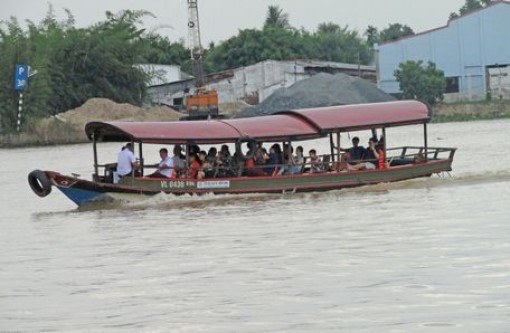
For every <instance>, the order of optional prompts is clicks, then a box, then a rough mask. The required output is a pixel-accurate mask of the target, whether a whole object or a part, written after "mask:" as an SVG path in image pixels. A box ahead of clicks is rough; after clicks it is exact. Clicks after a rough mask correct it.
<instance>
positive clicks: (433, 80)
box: [395, 61, 446, 105]
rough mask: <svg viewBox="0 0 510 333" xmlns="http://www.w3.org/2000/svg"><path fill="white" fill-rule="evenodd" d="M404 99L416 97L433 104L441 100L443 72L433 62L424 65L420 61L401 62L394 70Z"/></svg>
mask: <svg viewBox="0 0 510 333" xmlns="http://www.w3.org/2000/svg"><path fill="white" fill-rule="evenodd" d="M395 77H396V78H397V81H398V83H399V85H400V90H401V91H402V97H403V98H404V99H418V100H422V101H424V102H427V103H428V104H430V105H434V104H436V103H437V102H439V101H442V100H443V96H444V92H445V89H446V80H445V77H444V73H443V71H441V70H438V69H437V68H436V65H435V64H434V63H433V62H429V63H428V64H427V65H426V66H425V65H424V64H423V62H422V61H407V62H405V63H401V64H400V65H399V67H398V69H397V70H396V71H395Z"/></svg>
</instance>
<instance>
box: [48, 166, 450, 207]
mask: <svg viewBox="0 0 510 333" xmlns="http://www.w3.org/2000/svg"><path fill="white" fill-rule="evenodd" d="M451 164H452V160H434V161H428V162H426V163H421V164H411V165H405V166H396V167H391V168H388V169H383V170H364V171H349V172H327V173H317V174H298V175H283V176H273V177H233V178H213V179H204V180H197V179H154V178H144V177H141V178H131V177H126V178H123V179H122V180H121V182H120V183H118V184H109V183H100V182H94V181H88V180H83V179H79V178H75V177H71V176H66V175H62V174H60V173H58V172H53V171H45V174H46V175H47V177H48V178H49V179H50V181H51V183H52V185H53V186H55V187H57V188H58V189H59V190H60V191H62V193H64V195H66V196H67V197H68V198H69V199H71V200H72V201H73V202H75V203H76V204H77V205H78V206H81V205H83V204H86V203H89V202H96V201H104V200H111V199H112V198H114V197H115V194H141V195H147V196H150V195H155V194H158V193H168V194H176V195H180V194H204V193H214V194H235V193H282V192H308V191H328V190H335V189H342V188H348V187H356V186H364V185H370V184H377V183H384V182H396V181H402V180H407V179H413V178H419V177H428V176H430V175H432V174H434V173H441V172H445V171H451Z"/></svg>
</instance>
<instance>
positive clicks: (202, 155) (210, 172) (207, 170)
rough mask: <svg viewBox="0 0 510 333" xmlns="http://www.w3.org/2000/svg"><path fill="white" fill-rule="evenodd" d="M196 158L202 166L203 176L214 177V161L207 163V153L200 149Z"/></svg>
mask: <svg viewBox="0 0 510 333" xmlns="http://www.w3.org/2000/svg"><path fill="white" fill-rule="evenodd" d="M198 159H199V162H200V165H201V167H202V171H203V172H204V176H205V178H212V177H214V162H212V164H211V163H209V161H208V160H207V154H206V152H205V151H203V150H201V151H200V152H199V153H198Z"/></svg>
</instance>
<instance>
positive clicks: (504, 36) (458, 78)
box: [376, 1, 510, 102]
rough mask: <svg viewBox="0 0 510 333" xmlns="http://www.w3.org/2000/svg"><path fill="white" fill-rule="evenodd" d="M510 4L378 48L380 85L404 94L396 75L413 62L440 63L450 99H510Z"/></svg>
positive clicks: (491, 6)
mask: <svg viewBox="0 0 510 333" xmlns="http://www.w3.org/2000/svg"><path fill="white" fill-rule="evenodd" d="M509 31H510V2H508V1H494V2H492V3H491V4H489V5H488V6H486V7H485V8H482V9H479V10H475V11H473V12H470V13H468V14H465V15H463V16H460V17H457V18H454V19H451V20H450V21H449V22H448V24H447V25H446V26H444V27H440V28H437V29H434V30H430V31H426V32H423V33H419V34H416V35H412V36H407V37H403V38H401V39H397V40H394V41H390V42H386V43H383V44H380V45H376V50H377V75H378V77H377V82H378V86H379V88H380V89H382V90H383V91H385V92H387V93H390V94H393V95H398V94H399V93H400V88H399V84H398V82H397V81H396V78H395V75H394V72H395V70H396V69H397V68H398V66H399V64H400V63H402V62H406V61H409V60H413V61H418V60H422V61H423V62H424V63H427V62H428V61H431V62H434V63H435V64H436V66H437V68H438V69H440V70H442V71H443V72H444V74H445V76H446V83H447V88H446V93H447V94H446V95H445V101H447V102H456V101H470V100H482V99H485V98H487V97H491V98H493V99H494V98H507V99H508V98H510V42H509V41H510V40H509V37H508V32H509Z"/></svg>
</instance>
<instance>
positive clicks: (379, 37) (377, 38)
mask: <svg viewBox="0 0 510 333" xmlns="http://www.w3.org/2000/svg"><path fill="white" fill-rule="evenodd" d="M409 35H414V31H413V29H411V28H410V27H409V26H407V25H402V24H400V23H392V24H389V25H388V27H386V28H385V29H383V30H381V31H380V32H379V31H378V30H377V28H376V27H374V26H371V25H369V26H368V28H367V29H366V30H365V36H366V37H367V43H368V45H370V46H373V45H374V44H375V43H383V42H386V41H390V40H395V39H398V38H401V37H405V36H409Z"/></svg>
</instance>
